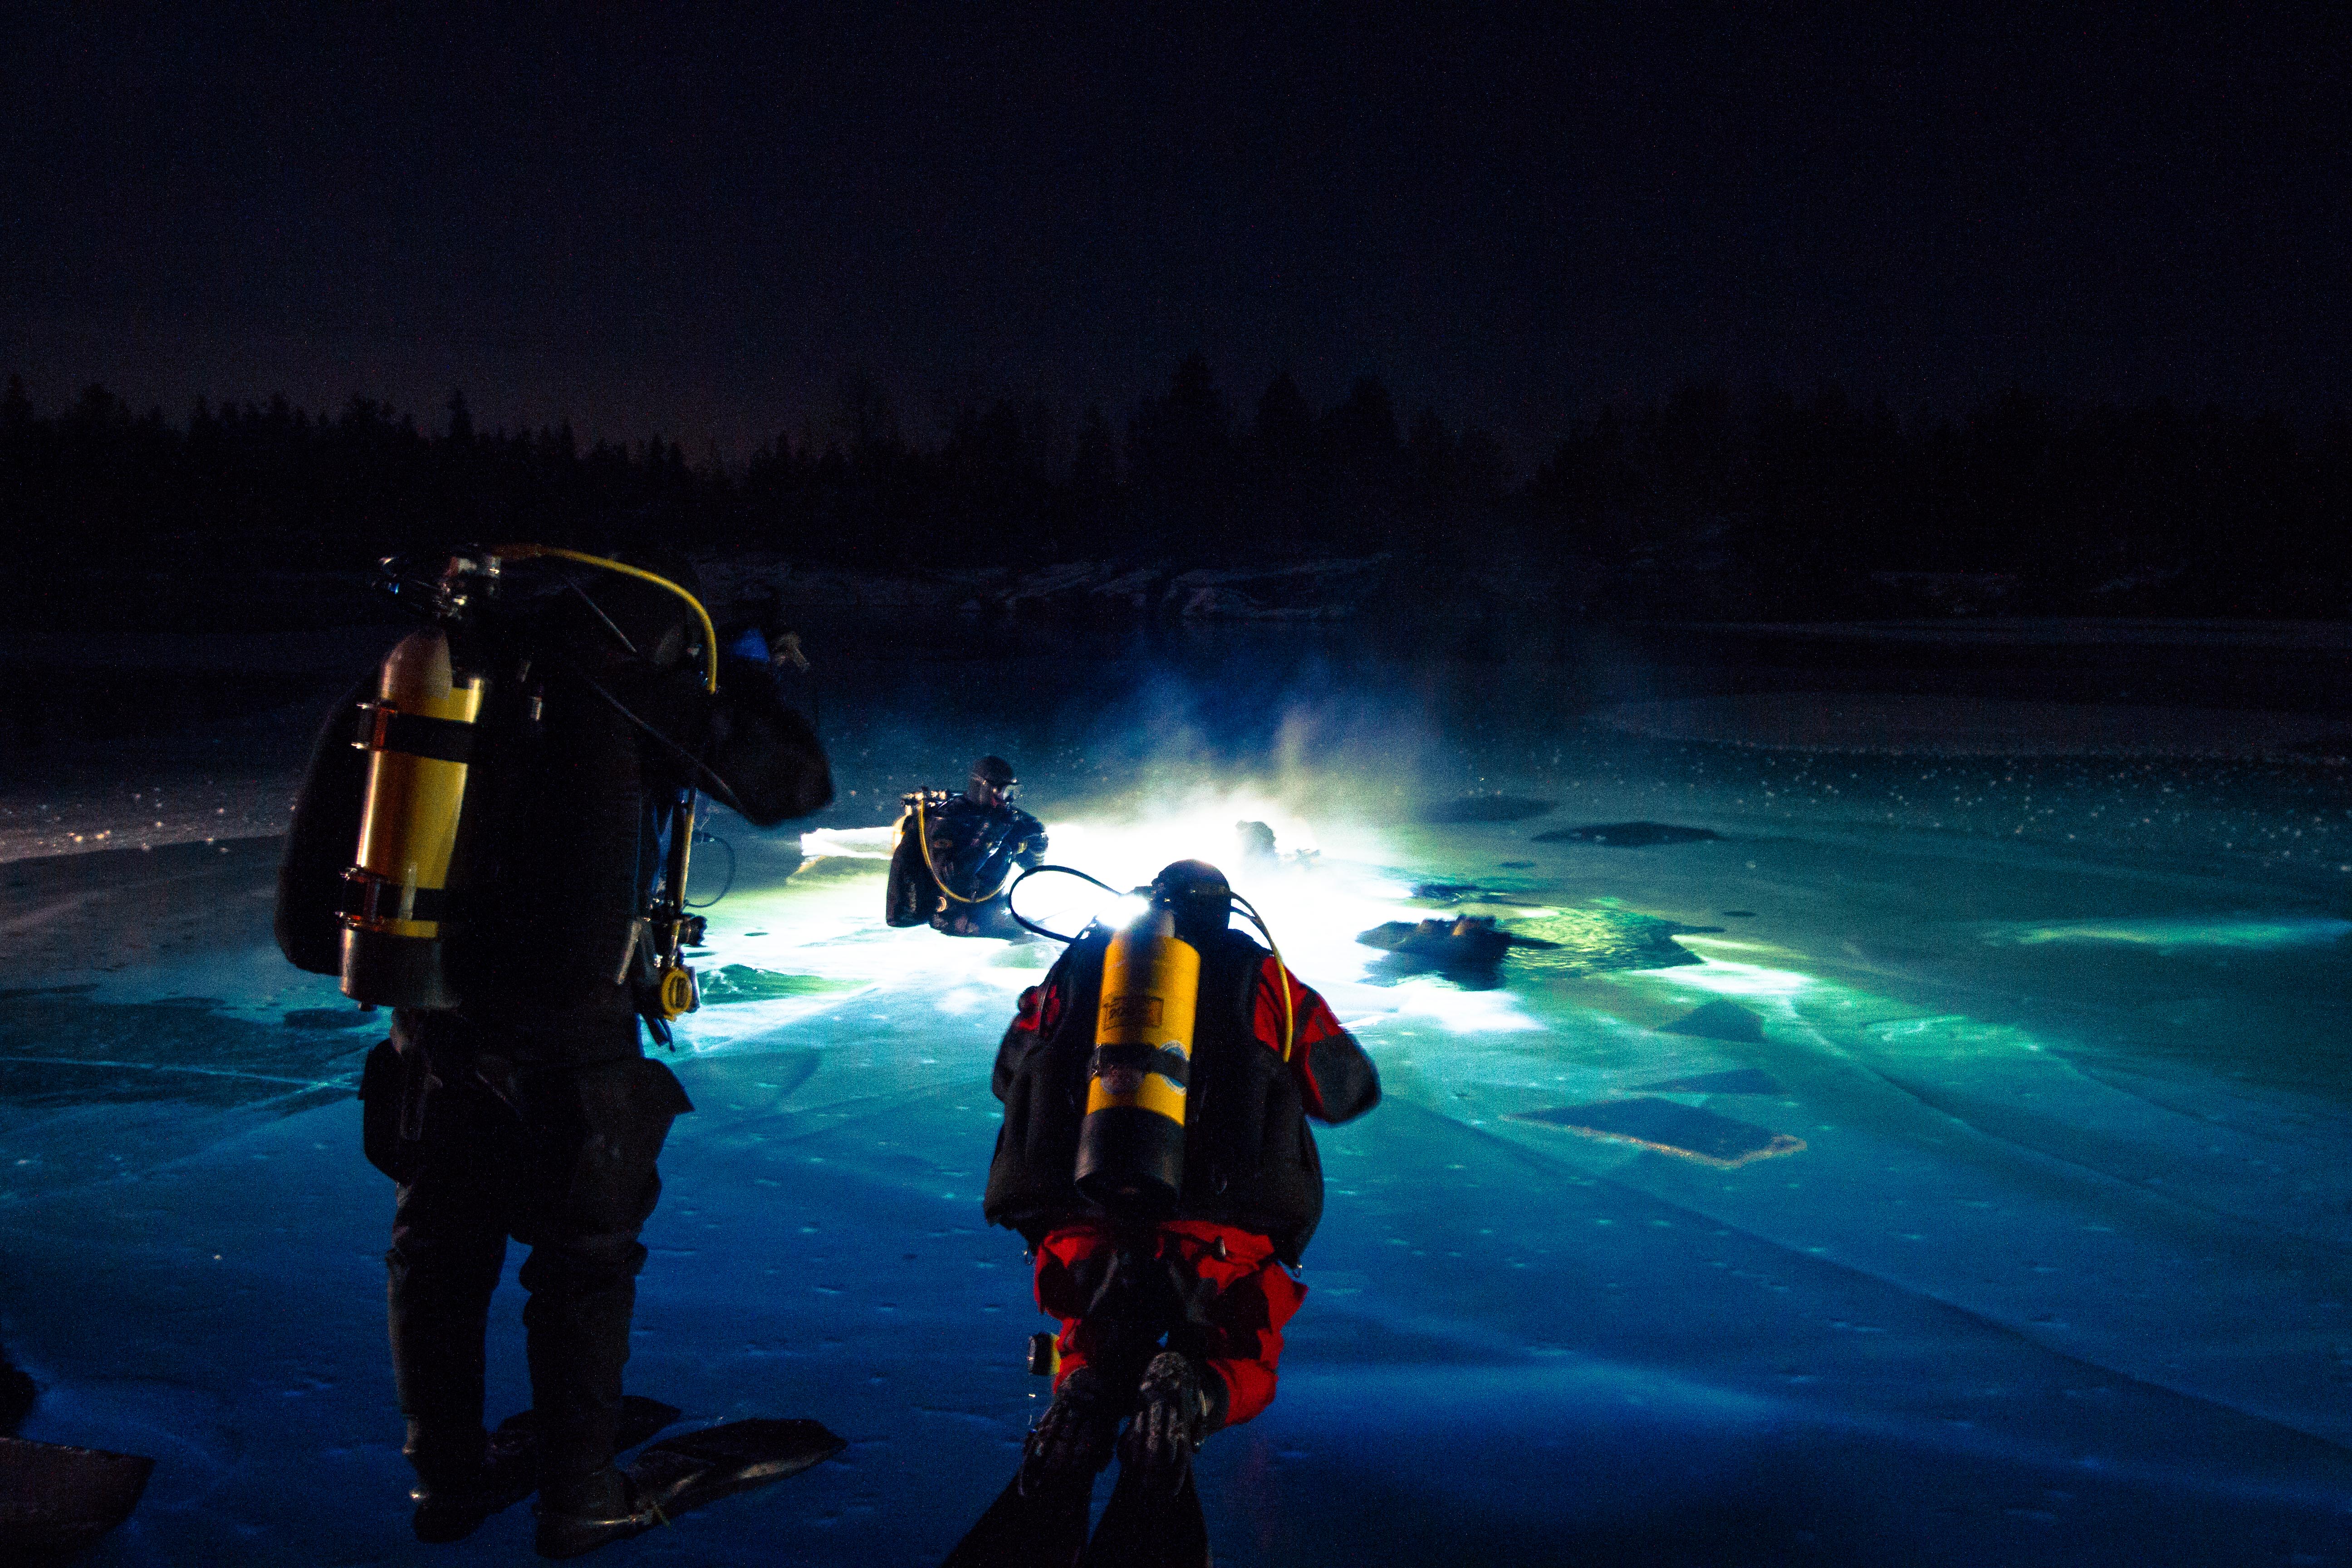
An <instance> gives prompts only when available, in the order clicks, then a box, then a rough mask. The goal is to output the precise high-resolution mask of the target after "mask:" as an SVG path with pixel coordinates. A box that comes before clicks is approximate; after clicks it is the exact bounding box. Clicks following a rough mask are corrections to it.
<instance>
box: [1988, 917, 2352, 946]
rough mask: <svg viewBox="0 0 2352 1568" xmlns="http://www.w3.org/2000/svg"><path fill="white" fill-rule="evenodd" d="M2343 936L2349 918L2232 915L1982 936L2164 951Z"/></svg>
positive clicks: (2315, 942) (2351, 926)
mask: <svg viewBox="0 0 2352 1568" xmlns="http://www.w3.org/2000/svg"><path fill="white" fill-rule="evenodd" d="M2347 935H2352V921H2347V920H2336V919H2331V918H2327V917H2324V916H2317V915H2306V916H2290V917H2287V918H2284V919H2276V918H2264V917H2261V916H2238V917H2235V918H2222V919H2218V920H2210V921H2186V920H2148V921H2129V920H2126V921H2073V922H2070V923H2066V924H2061V925H2042V926H2022V927H2017V928H2013V929H2011V930H2008V931H2000V932H1997V933H1995V934H1994V935H1992V936H1990V937H1989V938H1988V939H1987V940H1988V941H1992V942H2015V943H2017V944H2018V945H2019V946H2021V947H2031V946H2035V945H2038V944H2040V943H2042V942H2128V943H2131V944H2133V945H2135V946H2139V947H2152V948H2154V949H2156V950H2157V951H2158V952H2171V951H2172V950H2174V949H2175V948H2182V947H2241V948H2243V947H2322V946H2326V945H2327V944H2329V943H2332V942H2341V941H2343V940H2344V938H2345V937H2346V936H2347Z"/></svg>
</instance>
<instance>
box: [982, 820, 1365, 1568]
mask: <svg viewBox="0 0 2352 1568" xmlns="http://www.w3.org/2000/svg"><path fill="white" fill-rule="evenodd" d="M1232 902H1233V896H1232V892H1231V889H1229V888H1228V886H1227V884H1226V881H1225V879H1224V876H1223V873H1222V872H1220V871H1219V870H1218V869H1217V868H1215V867H1213V866H1211V865H1208V864H1206V863H1205V862H1202V861H1199V860H1180V861H1178V862H1176V863H1175V864H1174V865H1171V866H1170V867H1168V868H1166V869H1165V870H1163V871H1161V872H1160V876H1159V878H1158V879H1156V880H1155V881H1154V882H1153V883H1152V886H1151V889H1150V908H1149V909H1148V910H1145V911H1144V912H1143V913H1142V914H1141V915H1139V917H1137V919H1136V920H1135V921H1132V922H1130V923H1129V925H1127V926H1125V927H1123V928H1119V929H1118V930H1113V929H1110V928H1108V927H1105V926H1103V925H1101V924H1099V923H1097V924H1095V925H1092V926H1089V927H1088V928H1087V930H1086V931H1083V932H1081V933H1080V934H1079V936H1078V937H1077V939H1076V941H1075V942H1072V943H1071V944H1070V947H1069V950H1068V951H1067V952H1065V953H1064V954H1063V955H1062V957H1061V960H1060V961H1059V962H1058V963H1055V965H1054V968H1053V969H1052V971H1051V972H1050V973H1047V975H1046V976H1045V982H1044V983H1043V984H1040V985H1037V986H1034V987H1033V988H1031V989H1030V990H1028V991H1026V992H1024V994H1022V997H1021V1005H1020V1011H1019V1014H1018V1016H1015V1018H1014V1019H1013V1024H1012V1026H1011V1027H1010V1028H1008V1029H1007V1030H1006V1031H1005V1035H1004V1040H1003V1044H1002V1045H1001V1046H1000V1047H998V1049H997V1056H996V1069H995V1077H994V1082H993V1087H994V1089H995V1091H996V1095H997V1098H998V1099H1000V1100H1003V1102H1004V1121H1003V1126H1002V1128H1001V1129H1000V1130H999V1131H998V1135H997V1141H996V1152H995V1156H994V1158H993V1160H992V1162H991V1164H990V1167H989V1173H988V1189H987V1194H986V1197H985V1199H984V1200H983V1210H984V1212H985V1213H986V1215H987V1216H988V1219H989V1221H990V1222H991V1223H992V1224H995V1225H1001V1226H1007V1227H1008V1228H1010V1229H1013V1230H1016V1231H1018V1232H1019V1233H1020V1234H1021V1237H1022V1238H1023V1239H1024V1241H1026V1242H1027V1243H1028V1244H1029V1247H1030V1249H1031V1250H1032V1252H1034V1255H1035V1257H1036V1287H1037V1301H1038V1305H1039V1306H1040V1307H1041V1308H1043V1309H1044V1310H1045V1311H1046V1312H1048V1313H1051V1314H1052V1315H1053V1316H1055V1317H1056V1318H1059V1319H1060V1320H1061V1322H1062V1329H1061V1332H1060V1334H1059V1336H1058V1337H1057V1338H1056V1339H1055V1352H1056V1354H1057V1357H1058V1370H1057V1376H1056V1381H1055V1394H1054V1400H1053V1403H1052V1405H1049V1406H1048V1407H1047V1409H1046V1411H1045V1415H1043V1416H1042V1417H1041V1418H1040V1419H1039V1421H1038V1423H1037V1426H1036V1428H1035V1430H1034V1431H1033V1432H1032V1433H1031V1434H1030V1436H1029V1439H1028V1442H1027V1445H1026V1447H1025V1448H1024V1452H1023V1456H1022V1462H1021V1469H1020V1473H1019V1474H1018V1475H1017V1476H1016V1477H1015V1478H1014V1479H1013V1483H1012V1485H1010V1486H1009V1487H1007V1488H1006V1489H1005V1491H1004V1494H1003V1497H1001V1498H1000V1499H999V1500H997V1503H996V1505H995V1506H994V1507H993V1508H992V1509H990V1510H989V1511H988V1513H987V1514H986V1515H985V1516H984V1517H983V1518H982V1520H981V1521H980V1523H979V1524H977V1525H976V1526H974V1527H973V1529H972V1531H971V1534H970V1535H968V1536H966V1537H965V1539H964V1541H963V1542H962V1543H961V1545H959V1546H958V1547H957V1548H956V1550H955V1552H953V1553H952V1554H951V1555H950V1557H949V1558H948V1562H949V1563H950V1564H952V1565H957V1568H976V1565H979V1564H985V1563H1008V1564H1009V1563H1024V1564H1026V1563H1061V1564H1066V1563H1072V1562H1074V1561H1078V1560H1079V1552H1080V1551H1081V1549H1084V1550H1085V1552H1086V1555H1085V1557H1084V1559H1083V1561H1085V1562H1086V1563H1184V1564H1186V1568H1198V1565H1199V1564H1200V1563H1202V1562H1203V1560H1204V1559H1205V1557H1206V1556H1207V1538H1206V1535H1205V1533H1204V1531H1203V1529H1202V1522H1201V1510H1200V1497H1199V1493H1198V1491H1197V1490H1196V1489H1194V1486H1193V1483H1192V1454H1193V1451H1194V1450H1195V1449H1196V1448H1197V1447H1199V1446H1200V1444H1201V1441H1202V1439H1203V1438H1204V1437H1206V1436H1208V1435H1209V1434H1211V1433H1213V1432H1215V1431H1218V1430H1219V1429H1221V1428H1223V1427H1226V1426H1238V1425H1239V1424H1240V1423H1242V1422H1244V1421H1246V1420H1248V1419H1250V1417H1252V1416H1254V1415H1256V1414H1257V1413H1258V1412H1259V1411H1261V1410H1264V1409H1265V1407H1266V1405H1268V1403H1270V1402H1271V1401H1272V1399H1273V1398H1274V1392H1275V1377H1276V1363H1277V1362H1278V1360H1279V1358H1280V1356H1281V1353H1282V1327H1283V1325H1284V1323H1286V1321H1289V1319H1290V1317H1291V1314H1292V1313H1294V1312H1296V1311H1297V1309H1298V1305H1299V1302H1300V1301H1301V1300H1303V1299H1304V1298H1305V1296H1306V1288H1305V1287H1304V1286H1302V1285H1300V1284H1298V1283H1297V1281H1296V1280H1295V1279H1292V1278H1291V1277H1290V1275H1289V1273H1288V1272H1286V1268H1285V1266H1286V1265H1290V1266H1295V1265H1296V1264H1297V1262H1298V1259H1299V1255H1300V1254H1301V1253H1302V1252H1303V1251H1304V1250H1305V1248H1306V1246H1307V1240H1308V1238H1309V1237H1312V1236H1313V1235H1314V1232H1315V1227H1316V1225H1317V1222H1318V1220H1319V1219H1320V1218H1321V1216H1322V1213H1323V1172H1322V1165H1321V1162H1320V1160H1319V1159H1318V1155H1317V1153H1316V1151H1315V1140H1314V1138H1313V1137H1312V1136H1311V1135H1310V1133H1309V1132H1308V1131H1307V1118H1309V1117H1312V1118H1314V1119H1316V1120H1318V1121H1328V1122H1340V1121H1349V1120H1351V1119H1353V1118H1355V1117H1358V1116H1360V1115H1362V1114H1363V1113H1364V1112H1365V1111H1367V1110H1370V1109H1371V1108H1372V1107H1373V1106H1374V1105H1375V1104H1377V1103H1378V1102H1379V1100H1380V1092H1381V1090H1380V1079H1379V1075H1378V1074H1377V1073H1376V1072H1375V1071H1374V1070H1373V1068H1372V1063H1371V1060H1370V1058H1368V1057H1366V1056H1365V1055H1364V1052H1363V1050H1362V1048H1361V1047H1359V1046H1358V1045H1357V1043H1356V1041H1355V1039H1354V1037H1352V1036H1350V1035H1349V1033H1348V1031H1347V1030H1346V1029H1345V1028H1343V1027H1341V1026H1340V1024H1339V1020H1338V1019H1337V1018H1336V1017H1335V1016H1333V1015H1332V1013H1331V1010H1330V1008H1329V1007H1328V1005H1325V1003H1324V1001H1323V999H1322V998H1321V997H1320V996H1318V995H1317V994H1315V993H1314V992H1313V991H1311V990H1309V989H1308V988H1307V986H1306V985H1304V984H1300V983H1299V981H1298V979H1297V976H1295V975H1293V974H1292V973H1290V972H1289V970H1288V969H1287V968H1286V967H1285V966H1284V965H1283V963H1282V961H1281V959H1280V958H1279V957H1278V956H1277V955H1276V954H1275V953H1273V952H1268V951H1267V949H1266V948H1265V947H1263V946H1261V945H1260V944H1258V943H1257V942H1254V941H1252V940H1251V939H1250V938H1249V937H1248V936H1246V935H1244V933H1242V932H1240V931H1234V930H1231V929H1229V924H1230V915H1231V908H1232ZM1122 1423H1125V1430H1124V1431H1123V1432H1122V1431H1121V1430H1120V1427H1121V1424H1122ZM1114 1451H1116V1453H1117V1454H1118V1458H1119V1460H1120V1474H1119V1480H1118V1487H1117V1488H1116V1489H1115V1490H1114V1492H1113V1495H1112V1499H1111V1502H1110V1506H1109V1510H1108V1512H1106V1513H1105V1514H1104V1516H1103V1521H1102V1524H1101V1526H1100V1528H1098V1529H1097V1531H1096V1532H1095V1539H1094V1541H1093V1542H1092V1544H1091V1545H1088V1544H1087V1540H1086V1536H1087V1509H1088V1506H1089V1502H1090V1499H1091V1496H1092V1493H1093V1489H1094V1481H1095V1477H1096V1475H1097V1472H1099V1471H1100V1470H1101V1469H1102V1468H1104V1466H1106V1465H1107V1464H1108V1463H1109V1461H1110V1458H1111V1457H1112V1454H1113V1453H1114Z"/></svg>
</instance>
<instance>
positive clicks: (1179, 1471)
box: [1118, 1351, 1209, 1489]
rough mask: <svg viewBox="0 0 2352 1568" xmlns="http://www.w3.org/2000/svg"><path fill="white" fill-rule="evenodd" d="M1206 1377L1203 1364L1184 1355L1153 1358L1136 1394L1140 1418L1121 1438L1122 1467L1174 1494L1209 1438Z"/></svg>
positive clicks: (1171, 1353) (1174, 1353)
mask: <svg viewBox="0 0 2352 1568" xmlns="http://www.w3.org/2000/svg"><path fill="white" fill-rule="evenodd" d="M1201 1374H1202V1368H1201V1364H1200V1363H1198V1362H1196V1361H1194V1360H1193V1359H1192V1357H1191V1356H1188V1355H1185V1354H1183V1353H1182V1352H1178V1351H1161V1352H1160V1353H1159V1354H1158V1355H1156V1356H1153V1357H1152V1358H1151V1364H1150V1365H1149V1366H1147V1367H1145V1368H1144V1369H1143V1382H1142V1384H1140V1385H1139V1387H1138V1388H1137V1390H1136V1393H1137V1395H1138V1397H1139V1401H1140V1403H1139V1405H1137V1408H1136V1412H1135V1419H1134V1420H1132V1421H1130V1422H1129V1423H1128V1424H1127V1430H1126V1431H1125V1432H1123V1433H1121V1434H1120V1435H1119V1439H1118V1460H1119V1463H1120V1465H1122V1466H1123V1467H1125V1468H1129V1469H1132V1470H1135V1471H1137V1472H1138V1473H1139V1475H1140V1476H1141V1477H1143V1478H1144V1479H1150V1480H1154V1481H1158V1482H1160V1483H1162V1484H1164V1485H1166V1486H1168V1487H1170V1488H1171V1489H1172V1488H1174V1487H1176V1486H1177V1485H1179V1484H1180V1483H1181V1481H1182V1480H1183V1479H1184V1474H1185V1472H1186V1471H1187V1470H1188V1469H1190V1468H1192V1454H1193V1451H1194V1450H1195V1449H1197V1448H1198V1447H1200V1446H1201V1439H1202V1438H1203V1437H1205V1436H1208V1428H1209V1395H1208V1393H1207V1391H1206V1390H1204V1389H1203V1388H1202V1386H1201Z"/></svg>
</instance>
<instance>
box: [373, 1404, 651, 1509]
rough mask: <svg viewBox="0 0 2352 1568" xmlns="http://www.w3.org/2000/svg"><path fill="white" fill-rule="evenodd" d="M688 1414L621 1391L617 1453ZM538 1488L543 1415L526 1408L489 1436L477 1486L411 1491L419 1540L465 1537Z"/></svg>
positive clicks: (616, 1438)
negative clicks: (540, 1429)
mask: <svg viewBox="0 0 2352 1568" xmlns="http://www.w3.org/2000/svg"><path fill="white" fill-rule="evenodd" d="M683 1414H684V1412H683V1411H681V1410H679V1409H678V1407H677V1405H664V1404H663V1403H662V1402H661V1401H660V1400H658V1399H646V1398H642V1397H640V1396H638V1395H637V1394H623V1395H621V1410H620V1416H619V1419H618V1421H617V1422H616V1423H615V1424H614V1434H613V1447H614V1451H615V1452H616V1453H617V1452H625V1451H626V1450H627V1449H630V1448H634V1447H636V1446H637V1445H638V1444H640V1443H642V1442H644V1441H645V1440H646V1438H648V1437H650V1436H653V1435H654V1434H655V1433H656V1432H658V1431H660V1430H661V1429H662V1428H663V1427H665V1426H668V1425H669V1424H670V1423H671V1422H673V1421H676V1420H677V1418H678V1416H679V1415H683ZM538 1489H539V1413H538V1412H537V1411H535V1410H525V1411H521V1412H519V1413H518V1414H516V1415H509V1416H508V1417H507V1418H506V1419H505V1420H503V1421H501V1422H499V1425H498V1429H497V1430H496V1431H494V1432H492V1433H491V1434H490V1442H489V1447H488V1451H487V1452H486V1453H485V1454H484V1456H483V1460H482V1477H481V1481H480V1483H479V1484H478V1486H474V1487H470V1488H467V1489H464V1490H462V1491H457V1492H454V1493H436V1492H431V1491H428V1490H427V1489H424V1488H422V1487H420V1488H419V1489H417V1490H415V1491H414V1492H412V1493H410V1494H409V1495H410V1496H412V1497H413V1498H415V1500H416V1514H415V1519H414V1521H412V1524H413V1527H414V1529H415V1531H416V1538H417V1539H418V1540H419V1541H423V1542H429V1543H431V1544H435V1545H441V1544H446V1542H452V1541H463V1540H464V1539H465V1538H466V1537H467V1536H468V1535H471V1534H473V1533H474V1531H477V1530H478V1529H480V1528H481V1524H482V1521H484V1520H486V1519H488V1518H489V1517H491V1516H492V1515H493V1514H499V1513H504V1512H505V1511H506V1510H508V1509H510V1508H512V1507H514V1505H515V1504H517V1503H519V1502H520V1501H522V1500H523V1499H525V1498H527V1497H529V1496H530V1494H531V1493H532V1492H534V1491H537V1490H538Z"/></svg>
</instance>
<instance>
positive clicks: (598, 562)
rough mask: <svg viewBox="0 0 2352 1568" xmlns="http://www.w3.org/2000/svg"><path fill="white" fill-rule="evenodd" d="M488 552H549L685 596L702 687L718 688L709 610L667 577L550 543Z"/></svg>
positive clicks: (524, 557) (503, 555)
mask: <svg viewBox="0 0 2352 1568" xmlns="http://www.w3.org/2000/svg"><path fill="white" fill-rule="evenodd" d="M490 553H491V554H492V555H495V556H497V557H499V559H501V560H505V561H529V560H531V559H533V558H534V557H537V556H542V555H552V556H554V557H556V558H557V559H558V560H562V561H577V562H579V563H581V564H582V565H583V566H601V567H602V568H604V570H605V571H607V572H618V573H620V574H622V575H624V576H627V577H635V578H637V579H638V580H639V581H641V582H646V583H651V584H654V585H655V586H656V587H657V588H667V589H668V590H669V591H670V592H671V593H673V594H676V595H677V596H678V597H679V598H681V599H684V600H685V601H686V602H687V605H688V607H689V608H691V609H692V610H693V611H694V618H695V619H696V620H698V621H700V622H701V623H702V665H703V670H702V689H704V690H705V691H717V690H718V689H719V633H718V630H717V628H715V627H713V626H711V624H710V612H709V610H706V609H704V608H703V607H702V601H701V600H699V599H698V598H696V597H695V596H694V595H691V594H689V593H688V592H687V591H686V590H685V589H683V588H681V587H679V586H678V585H677V584H675V583H673V582H671V581H670V580H669V579H668V578H667V577H662V576H656V574H653V573H651V572H647V571H646V570H645V569H644V568H642V567H637V566H632V565H630V564H629V563H627V562H625V561H614V560H612V559H610V558H609V557H607V556H603V555H589V554H585V553H583V552H581V551H577V550H564V549H561V548H559V547H558V546H556V545H552V544H503V545H500V546H499V547H498V548H497V549H495V550H493V551H491V552H490Z"/></svg>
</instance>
